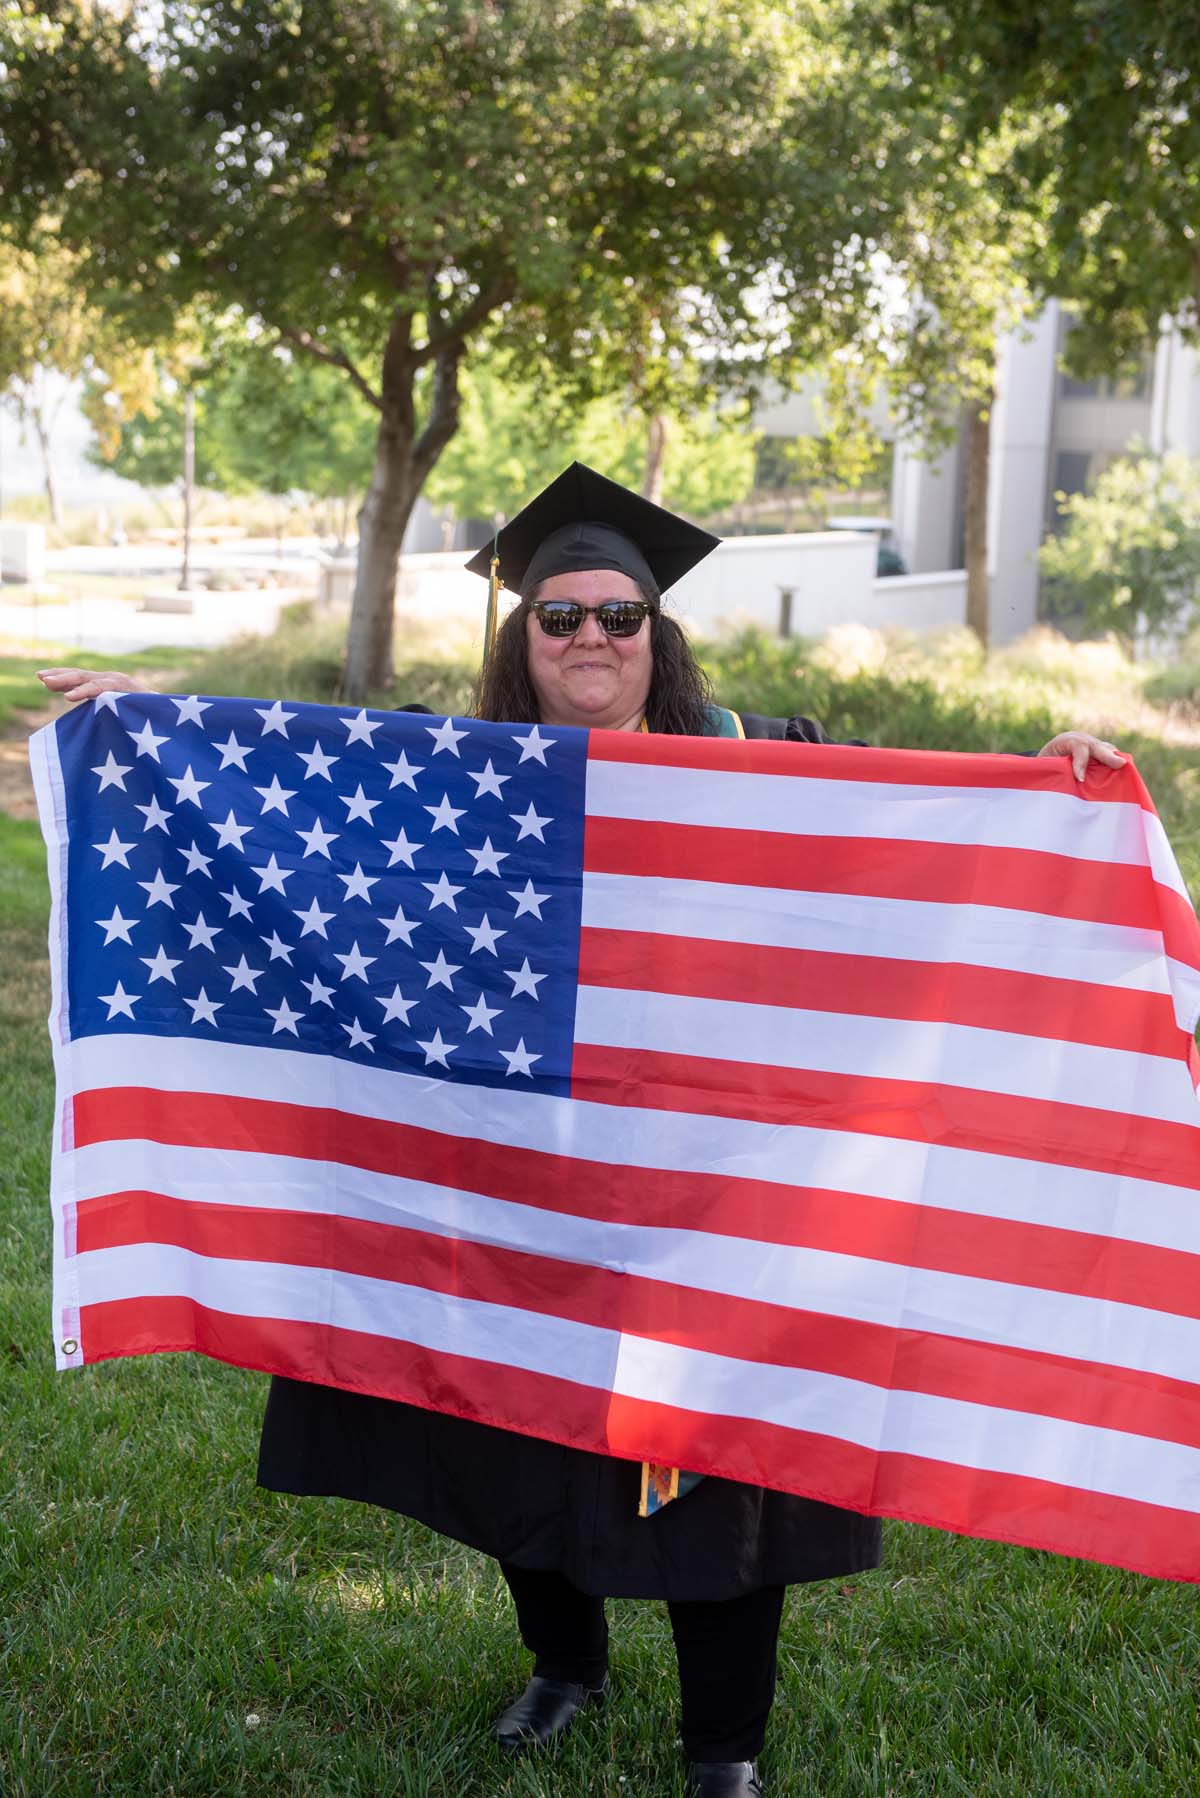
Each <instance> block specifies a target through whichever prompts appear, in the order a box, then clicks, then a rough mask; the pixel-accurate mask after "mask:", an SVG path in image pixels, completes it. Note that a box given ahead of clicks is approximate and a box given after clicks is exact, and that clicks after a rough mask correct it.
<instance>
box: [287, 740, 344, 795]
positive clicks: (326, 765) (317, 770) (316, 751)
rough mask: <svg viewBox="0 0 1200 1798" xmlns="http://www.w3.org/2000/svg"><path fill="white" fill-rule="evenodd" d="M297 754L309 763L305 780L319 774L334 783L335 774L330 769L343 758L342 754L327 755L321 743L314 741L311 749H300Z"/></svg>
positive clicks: (305, 772)
mask: <svg viewBox="0 0 1200 1798" xmlns="http://www.w3.org/2000/svg"><path fill="white" fill-rule="evenodd" d="M296 754H297V755H298V756H299V757H300V760H301V761H302V762H306V763H307V764H308V766H307V767H306V769H305V771H304V778H305V780H312V778H313V776H314V775H319V776H320V777H321V779H322V780H327V781H328V782H329V784H330V786H332V785H333V776H332V774H331V773H330V772H329V770H330V769H331V768H332V767H333V764H334V763H335V762H337V761H340V760H341V757H340V756H336V755H326V753H325V751H324V750H323V749H322V748H321V745H320V744H319V743H314V744H313V746H312V748H311V749H298V750H297V751H296Z"/></svg>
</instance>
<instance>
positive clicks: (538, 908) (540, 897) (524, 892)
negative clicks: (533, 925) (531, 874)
mask: <svg viewBox="0 0 1200 1798" xmlns="http://www.w3.org/2000/svg"><path fill="white" fill-rule="evenodd" d="M508 896H509V898H510V899H515V900H516V902H517V912H516V915H517V917H518V918H523V917H524V916H525V914H526V912H532V914H533V916H534V917H535V918H537V919H538V920H539V921H540V919H541V916H542V906H543V905H544V904H545V902H546V900H547V899H549V897H550V895H549V893H535V892H534V890H533V882H532V880H527V881H526V882H525V885H524V886H523V887H522V888H521V891H520V892H519V893H513V892H510V893H509V895H508Z"/></svg>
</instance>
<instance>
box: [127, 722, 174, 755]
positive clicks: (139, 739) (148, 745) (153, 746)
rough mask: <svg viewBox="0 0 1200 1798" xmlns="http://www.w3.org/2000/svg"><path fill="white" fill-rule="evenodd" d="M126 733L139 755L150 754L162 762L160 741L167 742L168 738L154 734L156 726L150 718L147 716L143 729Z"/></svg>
mask: <svg viewBox="0 0 1200 1798" xmlns="http://www.w3.org/2000/svg"><path fill="white" fill-rule="evenodd" d="M125 735H126V736H127V737H128V738H129V740H130V742H131V743H132V744H133V746H134V748H135V749H136V750H137V752H138V754H139V755H148V756H149V757H150V758H151V760H153V761H156V762H161V760H162V757H161V756H160V755H159V753H158V746H159V744H160V743H165V742H166V741H167V739H166V737H158V736H156V735H155V734H154V726H153V725H152V724H151V722H150V720H149V718H147V720H146V722H145V724H143V726H142V728H141V730H127V731H126V732H125Z"/></svg>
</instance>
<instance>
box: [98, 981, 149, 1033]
mask: <svg viewBox="0 0 1200 1798" xmlns="http://www.w3.org/2000/svg"><path fill="white" fill-rule="evenodd" d="M141 996H142V995H141V994H140V993H127V992H126V991H125V988H124V987H123V986H122V985H121V982H120V981H119V980H118V981H117V984H116V988H115V990H114V991H113V992H111V993H100V994H99V995H98V997H99V998H100V999H101V1000H102V1001H103V1003H104V1004H105V1005H107V1006H108V1022H109V1023H110V1024H111V1023H112V1021H113V1019H114V1018H115V1017H117V1016H120V1017H126V1018H131V1017H132V1016H133V1008H134V1006H135V1005H136V1004H137V1002H138V1000H139V999H140V998H141Z"/></svg>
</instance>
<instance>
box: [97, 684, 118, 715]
mask: <svg viewBox="0 0 1200 1798" xmlns="http://www.w3.org/2000/svg"><path fill="white" fill-rule="evenodd" d="M124 698H126V695H125V694H124V693H115V692H114V691H113V689H112V688H111V687H106V688H105V690H104V692H103V693H97V694H96V696H95V698H94V699H93V700H92V708H93V710H94V711H97V712H111V713H112V715H113V717H114V718H115V717H116V715H117V701H118V699H124Z"/></svg>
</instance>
